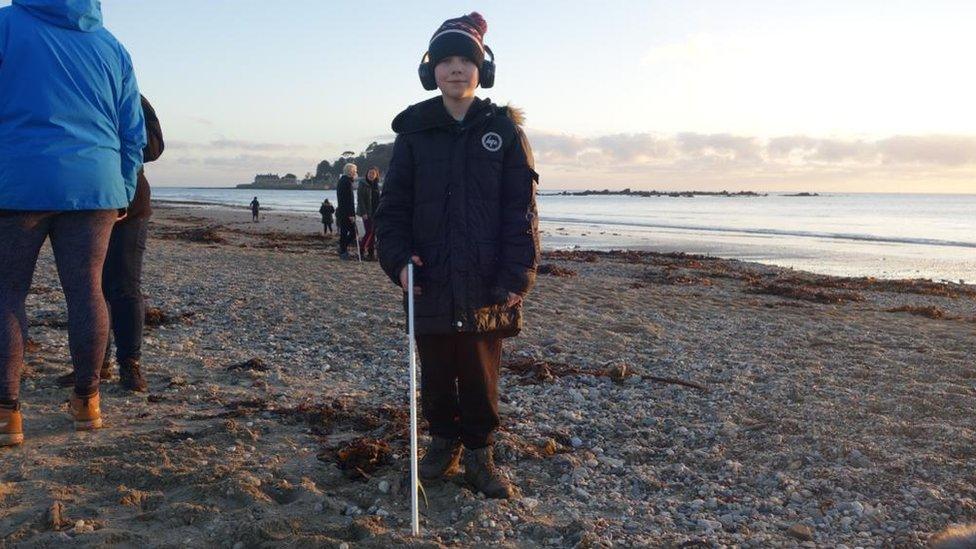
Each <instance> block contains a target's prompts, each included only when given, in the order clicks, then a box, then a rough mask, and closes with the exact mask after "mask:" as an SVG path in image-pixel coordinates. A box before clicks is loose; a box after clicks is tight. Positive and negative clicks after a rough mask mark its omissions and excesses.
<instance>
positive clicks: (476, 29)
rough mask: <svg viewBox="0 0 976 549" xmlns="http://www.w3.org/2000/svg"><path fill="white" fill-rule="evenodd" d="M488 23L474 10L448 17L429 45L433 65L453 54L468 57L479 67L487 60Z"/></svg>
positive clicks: (428, 50)
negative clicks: (458, 15)
mask: <svg viewBox="0 0 976 549" xmlns="http://www.w3.org/2000/svg"><path fill="white" fill-rule="evenodd" d="M486 32H488V23H487V22H485V18H484V17H482V16H481V14H480V13H478V12H476V11H474V12H471V13H470V14H469V15H462V16H461V17H458V18H456V19H448V20H447V21H444V23H443V24H442V25H441V26H440V27H439V28H438V29H437V32H435V33H434V36H433V37H432V38H431V39H430V45H428V46H427V53H428V54H429V55H430V64H431V66H434V67H436V66H437V64H438V63H440V62H441V61H442V60H444V59H445V58H447V57H451V56H452V55H458V56H461V57H467V58H468V59H470V60H471V61H472V62H474V64H475V65H477V66H478V67H479V68H480V67H481V64H482V63H483V62H484V60H485V46H484V39H485V33H486Z"/></svg>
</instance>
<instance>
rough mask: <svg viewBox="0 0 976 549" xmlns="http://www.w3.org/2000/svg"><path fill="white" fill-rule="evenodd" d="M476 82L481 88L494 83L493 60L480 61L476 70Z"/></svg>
mask: <svg viewBox="0 0 976 549" xmlns="http://www.w3.org/2000/svg"><path fill="white" fill-rule="evenodd" d="M478 83H479V84H481V87H482V88H490V87H492V86H494V85H495V62H494V61H488V60H487V59H485V61H484V62H483V63H481V70H480V71H478Z"/></svg>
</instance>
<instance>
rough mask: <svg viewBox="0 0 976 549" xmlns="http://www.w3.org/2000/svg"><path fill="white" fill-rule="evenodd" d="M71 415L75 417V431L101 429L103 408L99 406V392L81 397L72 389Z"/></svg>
mask: <svg viewBox="0 0 976 549" xmlns="http://www.w3.org/2000/svg"><path fill="white" fill-rule="evenodd" d="M71 415H72V416H74V419H75V431H91V430H93V429H101V428H102V410H101V407H100V406H99V399H98V393H95V394H94V395H92V396H88V397H79V396H78V395H76V394H75V393H74V391H72V392H71Z"/></svg>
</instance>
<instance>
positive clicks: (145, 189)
mask: <svg viewBox="0 0 976 549" xmlns="http://www.w3.org/2000/svg"><path fill="white" fill-rule="evenodd" d="M141 99H142V112H143V114H144V116H145V118H146V137H147V138H148V144H147V145H146V147H145V148H144V149H143V150H142V158H143V162H153V161H155V160H156V159H158V158H159V157H160V156H161V155H162V154H163V148H164V147H165V145H164V143H163V130H162V128H161V127H160V124H159V117H157V116H156V111H155V110H154V109H153V107H152V105H150V104H149V100H148V99H146V98H145V97H142V98H141ZM150 194H151V193H150V190H149V180H148V179H146V173H145V170H144V169H140V170H139V174H138V183H137V184H136V195H135V198H133V199H132V202H131V203H130V204H129V207H128V208H126V216H125V218H123V219H122V220H120V221H119V222H117V223H116V224H115V226H114V227H113V228H112V236H111V237H110V238H109V242H108V253H107V254H106V255H105V266H104V267H103V269H102V293H103V294H105V300H106V301H107V302H108V310H109V320H110V324H111V327H112V335H114V336H115V360H116V363H117V364H118V365H119V384H120V385H121V386H122V387H123V388H125V389H127V390H129V391H134V392H140V393H141V392H145V391H146V389H147V388H148V385H147V384H146V380H145V379H144V378H143V376H142V369H141V360H142V331H143V327H144V326H145V320H146V304H145V301H144V299H143V297H142V262H143V261H142V260H143V256H144V255H145V253H146V239H147V235H148V232H149V216H151V215H152V205H151V204H150ZM107 342H108V345H107V346H106V347H105V358H104V359H103V360H102V368H101V373H100V374H99V377H100V378H101V380H102V381H106V380H109V379H111V378H112V338H108V341H107ZM58 384H59V385H62V386H66V387H69V386H72V385H74V384H75V374H74V372H71V373H68V374H65V375H63V376H61V377H60V378H58Z"/></svg>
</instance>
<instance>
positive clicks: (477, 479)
mask: <svg viewBox="0 0 976 549" xmlns="http://www.w3.org/2000/svg"><path fill="white" fill-rule="evenodd" d="M464 480H466V481H468V483H469V484H471V486H473V487H474V488H475V490H477V491H479V492H481V493H483V494H484V495H485V496H487V497H490V498H496V499H511V498H512V497H514V496H515V490H514V488H512V483H510V482H509V481H508V479H507V478H505V477H504V476H503V475H502V474H501V472H500V471H499V470H498V469H497V468H496V467H495V460H494V458H493V457H492V454H491V448H490V447H487V446H486V447H484V448H478V449H477V450H471V449H467V451H466V452H465V453H464Z"/></svg>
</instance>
